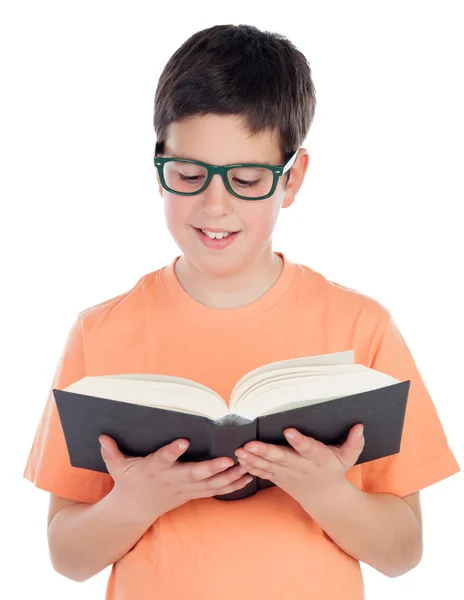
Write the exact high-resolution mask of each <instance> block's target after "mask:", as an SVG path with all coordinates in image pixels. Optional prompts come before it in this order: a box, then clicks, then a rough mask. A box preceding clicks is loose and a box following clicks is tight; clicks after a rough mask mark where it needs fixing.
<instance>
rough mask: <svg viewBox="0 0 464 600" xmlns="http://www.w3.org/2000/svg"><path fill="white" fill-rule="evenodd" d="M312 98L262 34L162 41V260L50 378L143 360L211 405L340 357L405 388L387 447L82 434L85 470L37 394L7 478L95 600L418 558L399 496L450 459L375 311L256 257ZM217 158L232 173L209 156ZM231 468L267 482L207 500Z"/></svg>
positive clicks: (238, 481) (100, 316)
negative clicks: (231, 452) (26, 442)
mask: <svg viewBox="0 0 464 600" xmlns="http://www.w3.org/2000/svg"><path fill="white" fill-rule="evenodd" d="M314 109H315V93H314V86H313V83H312V80H311V72H310V68H309V65H308V64H307V62H306V59H305V58H304V56H303V55H302V54H301V53H300V52H299V51H298V50H297V49H296V48H295V47H294V46H293V45H292V44H291V43H290V42H289V41H288V40H286V39H285V38H283V37H282V36H278V35H276V34H270V33H267V32H261V31H259V30H258V29H256V28H255V27H251V26H244V25H240V26H238V27H237V26H232V25H221V26H216V27H212V28H209V29H206V30H204V31H200V32H198V33H196V34H195V35H193V36H192V37H191V38H190V39H188V40H187V41H186V42H185V43H184V44H183V45H182V46H181V47H180V48H179V49H178V50H177V52H175V54H174V55H173V56H172V57H171V59H170V60H169V61H168V64H167V65H166V67H165V69H164V71H163V73H162V75H161V78H160V81H159V85H158V89H157V92H156V98H155V120H154V125H155V130H156V134H157V139H158V143H157V146H156V153H155V168H156V169H157V176H158V184H159V192H160V195H161V196H162V198H163V199H164V207H165V217H166V223H167V226H168V229H169V231H170V233H171V235H172V236H173V238H174V240H175V241H176V243H177V244H178V246H179V248H180V249H181V251H182V256H180V257H176V258H175V259H174V260H173V261H172V262H171V264H169V265H168V266H166V267H164V268H162V269H159V270H157V271H154V272H152V273H149V274H147V275H145V276H143V277H142V278H141V279H140V280H139V281H138V282H137V284H136V285H135V286H134V287H133V288H132V289H131V290H129V291H128V292H126V293H124V294H121V295H120V296H117V297H116V298H112V299H110V300H107V301H106V302H103V303H101V304H99V305H97V306H94V307H91V308H88V309H87V310H84V311H83V312H81V313H80V314H79V315H78V317H77V319H76V322H75V323H74V325H73V327H72V328H71V331H70V333H69V337H68V340H67V343H66V345H65V348H64V351H63V354H62V356H61V360H60V362H59V365H58V367H57V371H56V374H55V378H54V381H53V383H52V388H54V387H55V388H61V389H62V388H64V387H66V386H68V385H70V384H71V383H72V382H74V381H77V380H78V379H80V378H82V377H84V376H86V375H89V376H92V375H102V374H117V373H149V372H156V373H166V374H170V375H178V376H181V377H187V378H190V379H194V380H196V381H198V382H200V383H202V384H205V385H208V386H209V387H211V388H213V389H214V390H216V391H217V392H218V393H219V394H220V395H221V396H222V397H224V398H228V397H229V394H230V392H231V390H232V388H233V386H234V385H235V383H236V381H237V380H238V379H239V378H240V377H241V376H242V375H244V374H245V373H246V372H247V371H249V370H251V369H253V368H256V367H258V366H260V365H263V364H265V363H270V362H274V361H278V360H282V359H286V358H292V357H299V356H307V355H314V354H322V353H330V352H339V351H344V350H349V349H354V350H355V358H356V362H358V363H362V364H365V365H367V366H369V367H372V368H374V369H377V370H380V371H383V372H385V373H388V374H390V375H392V376H394V377H396V378H398V379H400V380H407V379H410V380H411V387H410V393H409V401H408V408H407V415H406V420H405V425H404V435H403V441H402V448H401V452H400V453H399V454H397V455H394V456H391V457H387V458H385V459H381V460H377V461H372V462H370V463H365V464H363V465H358V466H353V465H354V464H355V462H356V460H357V458H358V456H359V454H360V452H361V450H362V446H363V437H362V431H361V427H360V426H359V425H357V426H355V427H353V429H352V430H351V432H350V435H349V436H348V439H347V441H346V442H345V444H344V445H343V446H342V447H340V448H336V447H329V446H325V445H323V444H321V443H319V442H316V441H315V440H312V439H310V438H307V437H305V436H303V435H301V434H299V433H298V430H291V429H290V430H286V434H287V438H288V441H289V444H290V446H289V447H276V446H273V445H269V444H262V443H256V444H253V443H249V444H246V445H245V448H242V449H239V450H237V457H238V459H239V462H240V465H237V466H232V465H233V461H232V460H231V459H230V458H217V459H214V460H211V461H204V462H200V463H180V462H178V461H177V459H178V458H179V457H180V455H181V454H182V453H183V452H185V447H186V446H185V444H184V445H182V442H186V441H187V440H173V442H172V443H171V444H169V445H168V446H165V447H164V448H161V449H160V450H158V451H157V452H154V453H153V454H151V455H149V456H147V457H145V458H129V457H126V456H124V455H123V454H122V453H121V452H120V451H119V450H118V448H117V444H116V443H115V441H114V440H112V439H111V438H110V437H109V436H107V435H102V436H101V437H100V441H101V443H102V456H103V458H104V460H105V463H106V465H107V467H108V471H109V474H106V473H97V472H93V471H87V470H84V469H78V468H74V467H71V466H69V459H68V455H67V451H66V446H65V442H64V437H63V433H62V430H61V427H60V424H59V419H58V415H57V412H56V408H55V404H54V401H53V398H52V394H51V393H50V396H49V398H48V401H47V404H46V407H45V409H44V413H43V417H42V420H41V423H40V425H39V428H38V431H37V434H36V437H35V440H34V444H33V447H32V449H31V453H30V456H29V459H28V463H27V466H26V470H25V477H26V478H27V479H29V480H30V481H32V482H33V483H34V484H35V485H36V486H38V487H39V488H41V489H44V490H47V491H48V492H50V494H51V495H50V509H49V516H48V539H49V547H50V557H51V561H52V564H53V566H54V568H55V569H56V570H57V571H58V572H59V573H61V574H62V575H64V576H66V577H69V578H71V579H73V580H75V581H84V580H86V579H88V578H90V577H92V576H93V575H95V574H96V573H98V572H100V571H101V570H102V569H104V568H105V567H107V566H109V565H113V566H112V570H111V575H110V579H109V582H108V587H107V594H106V598H107V600H113V599H116V598H124V599H125V600H148V599H153V598H159V599H160V600H180V599H182V600H183V599H187V598H188V600H200V599H201V600H213V599H214V600H217V599H218V598H221V599H222V600H232V599H234V600H236V599H237V598H243V599H244V600H251V599H259V598H268V599H279V600H280V599H282V598H295V599H299V598H307V597H311V598H313V599H314V600H319V599H322V598H324V599H325V600H327V599H337V600H338V599H339V598H344V599H345V600H355V599H356V600H359V599H361V598H363V581H362V575H361V570H360V566H359V561H364V562H366V563H368V564H370V565H371V566H373V567H374V568H376V569H378V570H379V571H380V572H382V573H384V574H385V575H387V576H390V577H394V576H398V575H401V574H402V573H405V572H407V571H408V570H410V569H412V568H413V567H415V566H416V565H417V564H418V563H419V561H420V558H421V553H422V528H421V511H420V501H419V490H421V489H423V488H424V487H426V486H428V485H431V484H433V483H435V482H437V481H440V480H442V479H444V478H446V477H448V476H450V475H452V474H453V473H456V472H458V471H459V467H458V465H457V463H456V460H455V458H454V456H453V454H452V452H451V450H450V449H449V447H448V444H447V440H446V437H445V434H444V432H443V429H442V427H441V424H440V421H439V419H438V417H437V414H436V411H435V408H434V405H433V402H432V400H431V398H430V396H429V394H428V392H427V390H426V388H425V386H424V383H423V381H422V379H421V376H420V374H419V372H418V370H417V368H416V365H415V363H414V360H413V358H412V356H411V354H410V352H409V349H408V347H407V345H406V344H405V342H404V340H403V338H402V336H401V333H400V332H399V331H398V329H397V327H396V325H395V323H394V321H393V319H392V317H391V314H390V312H389V311H388V310H387V309H386V308H385V307H383V306H382V305H381V304H380V303H379V302H377V301H375V300H373V299H372V298H369V297H368V296H365V295H362V294H360V293H358V292H356V291H354V290H351V289H349V288H346V287H343V286H341V285H339V284H336V283H333V282H330V281H328V280H327V279H325V278H324V277H323V276H322V275H321V274H319V273H317V272H316V271H314V270H312V269H310V268H309V267H306V266H303V265H299V264H294V263H291V262H290V261H289V260H288V259H287V258H286V257H285V256H284V255H283V254H282V253H275V252H273V251H272V232H273V229H274V226H275V223H276V220H277V217H278V215H279V210H280V208H281V207H282V208H286V207H288V206H290V205H291V204H292V203H293V201H294V199H295V196H296V194H297V192H298V190H299V189H300V186H301V184H302V182H303V179H304V176H305V174H306V171H307V168H308V161H309V159H308V153H307V151H306V150H305V149H303V148H301V144H302V142H303V141H304V139H305V137H306V135H307V133H308V130H309V127H310V125H311V122H312V119H313V115H314ZM237 164H241V165H248V166H239V167H238V166H235V167H233V168H230V169H228V170H227V169H226V170H223V171H216V170H214V168H215V167H213V166H224V165H237ZM249 165H253V166H249ZM279 167H281V168H280V169H279ZM215 175H217V176H215ZM424 431H427V438H425V436H424V435H423V432H424ZM292 432H293V433H294V434H295V435H294V437H293V438H291V437H290V434H291V433H292ZM253 446H256V448H255V451H256V452H255V453H254V452H252V450H253ZM246 451H248V452H246ZM240 466H242V467H243V469H240ZM250 474H251V475H260V476H261V477H265V478H268V479H270V480H272V481H273V482H275V483H276V486H275V487H272V488H269V489H266V490H262V491H260V492H258V493H257V494H255V495H254V496H252V497H250V498H247V499H244V500H239V501H233V502H224V501H219V500H216V499H215V498H213V496H215V495H216V494H225V493H228V492H231V491H233V490H236V489H239V488H241V487H243V486H244V485H246V484H247V482H248V478H249V476H250Z"/></svg>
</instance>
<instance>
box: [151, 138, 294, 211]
mask: <svg viewBox="0 0 464 600" xmlns="http://www.w3.org/2000/svg"><path fill="white" fill-rule="evenodd" d="M297 154H298V150H297V151H296V152H294V153H293V154H292V155H291V157H290V158H289V159H288V161H287V162H286V163H285V164H284V165H280V166H279V165H264V164H250V163H244V164H236V165H223V166H221V167H219V166H217V165H210V164H208V163H205V162H201V161H199V160H190V159H187V158H165V157H161V156H156V153H155V156H154V163H155V167H156V169H157V170H158V174H159V178H160V181H161V185H162V186H163V188H164V189H165V190H167V191H168V192H171V193H173V194H179V195H180V196H195V195H196V194H200V193H201V192H202V191H203V190H205V189H206V187H207V186H208V184H209V182H210V181H211V179H212V177H213V175H216V174H218V175H221V177H222V180H223V181H224V184H225V186H226V188H227V189H228V190H229V192H230V193H231V194H233V195H234V196H236V197H237V198H240V199H241V200H265V199H266V198H269V196H272V194H273V193H274V192H275V189H276V187H277V182H278V180H279V177H281V176H282V175H284V173H286V172H287V171H288V170H289V169H291V168H292V166H293V163H294V162H295V159H296V157H297Z"/></svg>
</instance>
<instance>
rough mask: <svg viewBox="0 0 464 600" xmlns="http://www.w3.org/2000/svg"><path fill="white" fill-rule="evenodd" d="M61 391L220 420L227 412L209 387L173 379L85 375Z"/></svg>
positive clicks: (223, 402) (225, 405) (224, 403)
mask: <svg viewBox="0 0 464 600" xmlns="http://www.w3.org/2000/svg"><path fill="white" fill-rule="evenodd" d="M162 377H163V378H165V377H168V376H162ZM64 391H67V392H74V393H77V394H83V395H86V396H97V397H99V398H107V399H108V400H116V401H120V402H129V403H131V404H139V405H141V406H155V407H157V408H167V409H169V410H177V411H179V412H185V413H190V414H197V415H200V416H205V417H208V418H210V419H220V418H221V417H223V416H224V415H226V414H228V412H229V410H228V406H227V404H226V402H225V401H224V400H223V399H222V398H221V397H220V396H219V395H218V394H217V393H216V392H214V391H213V390H211V389H209V388H208V387H206V386H201V385H200V384H198V386H192V385H191V384H188V385H183V384H180V383H178V384H176V386H175V387H174V386H173V385H172V382H171V383H170V382H169V380H166V379H165V380H164V381H143V380H138V381H135V380H130V379H124V378H119V377H118V378H114V377H106V376H103V377H84V378H82V379H80V380H79V381H76V382H75V383H73V384H71V385H69V386H68V387H66V388H65V390H64Z"/></svg>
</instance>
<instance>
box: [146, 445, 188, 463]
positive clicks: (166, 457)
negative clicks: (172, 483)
mask: <svg viewBox="0 0 464 600" xmlns="http://www.w3.org/2000/svg"><path fill="white" fill-rule="evenodd" d="M189 445H190V442H189V441H188V440H185V439H184V438H180V439H177V440H174V441H173V442H171V443H170V444H167V446H163V447H162V448H159V449H158V450H156V452H153V453H152V454H149V455H148V456H149V457H150V459H149V460H152V461H153V462H155V463H157V464H160V465H161V466H163V467H166V468H169V467H171V466H172V465H173V464H174V463H175V462H176V460H177V459H178V458H179V457H180V456H182V454H184V452H185V451H186V450H187V448H188V447H189ZM147 458H148V457H147Z"/></svg>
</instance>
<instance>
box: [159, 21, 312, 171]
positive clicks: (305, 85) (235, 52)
mask: <svg viewBox="0 0 464 600" xmlns="http://www.w3.org/2000/svg"><path fill="white" fill-rule="evenodd" d="M315 108H316V95H315V89H314V85H313V82H312V79H311V69H310V67H309V64H308V62H307V60H306V58H305V56H304V55H303V54H302V53H301V52H300V51H299V50H298V49H297V48H296V47H295V46H294V45H293V44H292V43H291V42H290V41H289V40H288V39H287V38H285V37H284V36H283V35H280V34H277V33H271V32H268V31H260V30H259V29H257V28H256V27H254V26H252V25H216V26H214V27H210V28H208V29H203V30H202V31H198V32H197V33H195V34H193V35H192V36H191V37H190V38H188V39H187V40H186V41H185V42H184V43H183V44H182V45H181V46H180V48H178V50H176V52H175V53H174V54H173V55H172V56H171V58H170V59H169V60H168V62H167V64H166V66H165V67H164V69H163V72H162V73H161V76H160V78H159V81H158V86H157V89H156V94H155V113H154V121H153V124H154V127H155V132H156V136H157V146H156V153H157V154H163V152H164V143H165V140H166V137H167V132H168V127H169V125H170V123H173V122H176V121H181V120H182V119H184V118H186V117H190V116H194V115H203V114H207V113H213V114H218V115H221V114H237V115H243V117H244V124H245V126H246V128H247V130H248V131H249V133H250V135H254V134H257V133H259V132H261V131H264V130H266V129H268V128H270V129H271V130H276V131H277V133H278V139H279V141H280V147H281V151H282V154H283V160H286V159H287V158H288V157H290V155H291V154H292V153H293V152H295V151H296V150H297V149H298V148H299V147H300V146H301V144H302V143H303V141H304V139H305V138H306V136H307V134H308V131H309V128H310V126H311V123H312V120H313V118H314V111H315Z"/></svg>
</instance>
